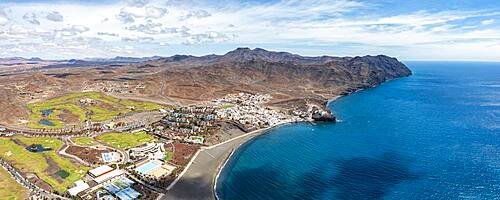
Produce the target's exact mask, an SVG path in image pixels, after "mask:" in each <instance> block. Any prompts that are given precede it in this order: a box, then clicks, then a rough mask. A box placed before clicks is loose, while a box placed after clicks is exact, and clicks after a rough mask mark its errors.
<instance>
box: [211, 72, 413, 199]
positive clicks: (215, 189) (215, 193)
mask: <svg viewBox="0 0 500 200" xmlns="http://www.w3.org/2000/svg"><path fill="white" fill-rule="evenodd" d="M401 78H404V77H399V78H394V79H390V80H385V81H383V82H382V83H380V84H378V85H376V86H373V87H367V88H362V89H358V90H355V91H353V92H350V93H347V94H344V95H337V96H335V97H333V98H331V99H329V100H328V101H327V102H326V107H327V108H328V107H329V105H330V104H331V103H333V102H335V101H336V100H338V99H340V98H342V97H346V96H349V95H352V94H354V93H358V92H361V91H365V90H367V89H372V88H376V87H379V86H381V85H383V84H385V83H387V82H390V81H395V80H398V79H401ZM330 111H331V112H332V113H333V110H330ZM336 121H337V122H341V120H338V119H337V120H336ZM304 122H310V121H304ZM293 123H301V122H287V123H282V124H277V125H275V126H272V127H268V128H265V129H260V130H256V131H262V133H260V134H256V135H255V136H253V137H251V138H248V139H247V140H246V141H243V142H242V143H240V144H239V145H238V147H237V148H235V149H233V150H232V151H231V153H230V155H229V156H228V157H227V158H226V159H225V160H224V162H223V164H222V165H221V166H220V167H219V169H218V171H217V174H216V175H215V177H214V181H213V182H214V183H213V194H214V198H215V200H220V198H219V196H218V195H217V180H218V179H219V176H220V173H221V172H222V170H223V169H224V168H225V167H226V164H227V163H228V162H229V159H231V157H232V156H233V154H234V152H236V151H237V150H238V149H239V147H240V146H241V145H243V144H245V143H247V142H248V141H250V140H252V139H254V138H256V137H257V136H260V135H263V134H264V133H266V132H267V131H269V130H270V129H273V128H277V127H279V126H280V125H284V124H293ZM247 134H248V133H247ZM244 135H246V134H244ZM214 146H215V145H214Z"/></svg>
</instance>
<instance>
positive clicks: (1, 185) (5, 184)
mask: <svg viewBox="0 0 500 200" xmlns="http://www.w3.org/2000/svg"><path fill="white" fill-rule="evenodd" d="M28 195H29V191H28V190H27V189H26V188H24V187H23V186H21V184H19V183H18V182H16V180H14V179H13V178H12V177H11V176H10V174H9V173H8V172H7V171H6V170H5V169H4V168H3V167H0V199H9V200H11V199H12V200H14V199H19V200H21V199H28Z"/></svg>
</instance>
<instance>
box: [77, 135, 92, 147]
mask: <svg viewBox="0 0 500 200" xmlns="http://www.w3.org/2000/svg"><path fill="white" fill-rule="evenodd" d="M71 140H72V141H73V142H74V143H75V144H77V145H80V146H94V145H96V142H95V140H94V138H90V137H77V138H71Z"/></svg>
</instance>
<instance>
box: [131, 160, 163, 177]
mask: <svg viewBox="0 0 500 200" xmlns="http://www.w3.org/2000/svg"><path fill="white" fill-rule="evenodd" d="M160 166H161V163H158V162H156V161H154V160H152V161H149V162H147V163H145V164H143V165H141V166H139V167H137V168H135V170H136V171H138V172H140V173H142V174H147V173H148V172H150V171H152V170H155V169H157V168H158V167H160Z"/></svg>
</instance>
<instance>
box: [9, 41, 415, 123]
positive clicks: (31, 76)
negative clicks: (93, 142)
mask: <svg viewBox="0 0 500 200" xmlns="http://www.w3.org/2000/svg"><path fill="white" fill-rule="evenodd" d="M115 59H116V58H115ZM54 62H55V61H53V62H51V64H50V65H47V66H45V67H39V66H38V65H37V67H36V68H32V69H28V70H24V71H22V72H19V71H15V70H14V71H9V70H7V71H6V72H2V73H0V93H1V94H2V96H3V97H4V98H2V99H0V106H1V107H2V112H0V124H3V125H9V126H21V127H22V126H24V124H25V123H26V122H25V120H26V118H27V117H28V115H29V114H30V113H29V110H28V109H27V108H26V105H27V104H28V103H34V102H40V101H44V100H47V99H50V98H54V97H58V96H62V95H65V94H68V93H72V92H82V91H99V92H103V93H106V94H109V95H112V96H116V97H120V98H127V99H136V100H148V101H153V102H156V103H162V104H191V103H197V102H202V101H208V100H211V99H213V98H217V97H222V96H223V95H225V94H228V93H235V92H239V91H244V92H249V93H267V94H271V95H272V96H273V101H272V102H271V104H272V105H273V106H275V107H279V108H283V109H303V108H305V105H306V104H315V105H318V106H324V105H325V103H326V101H327V100H328V99H331V98H334V97H336V96H339V95H345V94H348V93H350V92H353V91H356V90H358V89H363V88H368V87H373V86H376V85H379V84H380V83H382V82H384V81H387V80H391V79H395V78H398V77H404V76H409V75H410V74H411V71H410V70H409V69H408V68H407V67H406V66H405V65H404V64H402V63H401V62H399V61H398V60H397V59H395V58H391V57H388V56H383V55H379V56H363V57H330V56H322V57H303V56H299V55H295V54H290V53H286V52H271V51H266V50H264V49H253V50H251V49H248V48H238V49H236V50H234V51H231V52H229V53H227V54H225V55H208V56H202V57H195V56H185V55H176V56H172V57H154V58H148V59H139V60H137V59H133V62H126V61H124V59H120V62H119V63H116V62H118V61H116V62H115V61H113V60H107V61H102V62H95V61H93V62H86V61H78V62H75V61H72V62H67V61H65V62H60V63H58V64H53V63H54ZM56 63H57V62H56ZM75 63H78V64H77V65H75Z"/></svg>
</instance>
